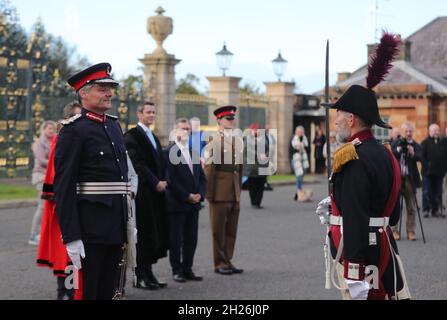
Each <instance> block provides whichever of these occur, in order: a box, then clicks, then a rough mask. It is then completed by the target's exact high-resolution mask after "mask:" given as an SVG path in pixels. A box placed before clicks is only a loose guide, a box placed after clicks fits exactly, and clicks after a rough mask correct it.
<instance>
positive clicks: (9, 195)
mask: <svg viewBox="0 0 447 320" xmlns="http://www.w3.org/2000/svg"><path fill="white" fill-rule="evenodd" d="M36 197H37V190H36V188H34V187H32V186H17V185H9V184H0V200H19V199H33V198H36Z"/></svg>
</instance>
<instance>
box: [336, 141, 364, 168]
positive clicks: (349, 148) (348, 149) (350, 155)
mask: <svg viewBox="0 0 447 320" xmlns="http://www.w3.org/2000/svg"><path fill="white" fill-rule="evenodd" d="M361 144H362V142H361V141H360V140H359V139H354V140H353V141H352V142H348V143H345V144H344V145H342V146H341V147H340V148H338V149H337V151H335V153H334V161H333V164H332V172H333V173H337V172H340V171H341V168H342V167H343V166H344V165H345V164H346V163H348V162H350V161H352V160H358V159H359V155H358V154H357V151H356V150H355V147H357V146H359V145H361Z"/></svg>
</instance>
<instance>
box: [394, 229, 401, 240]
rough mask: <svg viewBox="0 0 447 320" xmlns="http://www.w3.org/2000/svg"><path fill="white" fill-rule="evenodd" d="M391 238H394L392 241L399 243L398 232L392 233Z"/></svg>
mask: <svg viewBox="0 0 447 320" xmlns="http://www.w3.org/2000/svg"><path fill="white" fill-rule="evenodd" d="M393 237H394V240H396V241H399V240H400V235H399V232H397V231H393Z"/></svg>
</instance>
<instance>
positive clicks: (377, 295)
mask: <svg viewBox="0 0 447 320" xmlns="http://www.w3.org/2000/svg"><path fill="white" fill-rule="evenodd" d="M355 138H359V139H360V141H365V140H367V139H370V138H373V135H372V133H371V131H369V130H368V131H363V132H360V133H359V134H358V135H356V136H354V137H352V139H351V141H352V140H354V139H355ZM386 150H387V152H388V154H389V156H390V158H391V163H392V166H393V185H392V187H391V193H390V197H389V198H388V200H387V203H386V205H385V209H384V211H383V214H382V216H383V217H390V216H391V213H392V212H393V210H394V207H395V205H396V201H397V198H398V196H399V191H400V183H401V181H400V180H401V178H400V168H399V163H398V162H397V160H396V158H395V157H394V155H393V153H392V152H391V150H390V149H389V148H386ZM331 206H332V215H334V216H337V217H338V216H342V215H341V213H340V211H339V210H338V208H337V206H336V204H335V200H334V194H333V193H331ZM387 230H389V227H388V228H387ZM330 232H331V238H332V240H333V241H334V244H335V247H336V248H337V250H338V248H339V245H340V239H341V228H340V226H331V227H330ZM388 232H389V231H388ZM388 232H381V233H380V243H381V246H380V257H379V263H378V264H379V265H378V269H379V279H380V281H379V289H371V290H369V294H368V300H376V299H385V295H386V292H385V289H384V286H383V282H382V277H383V273H384V272H385V269H386V267H387V266H388V262H389V259H390V255H391V250H390V247H389V243H388V239H387V238H386V237H387V233H388ZM342 257H343V254H342Z"/></svg>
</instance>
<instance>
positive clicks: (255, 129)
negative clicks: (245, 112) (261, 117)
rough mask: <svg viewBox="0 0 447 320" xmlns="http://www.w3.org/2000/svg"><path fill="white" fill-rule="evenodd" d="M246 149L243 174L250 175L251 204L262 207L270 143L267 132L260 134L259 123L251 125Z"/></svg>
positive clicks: (257, 207) (246, 137)
mask: <svg viewBox="0 0 447 320" xmlns="http://www.w3.org/2000/svg"><path fill="white" fill-rule="evenodd" d="M244 151H245V152H246V158H245V161H244V168H243V172H244V173H243V174H244V176H246V177H248V180H247V183H248V191H249V194H250V201H251V206H252V207H253V208H255V209H262V208H263V207H262V206H261V202H262V197H263V195H264V187H265V183H266V182H267V174H268V166H269V145H268V138H267V136H266V135H265V132H264V131H263V134H260V131H259V124H257V123H254V124H252V125H250V131H249V133H248V135H247V136H245V137H244ZM263 170H264V172H263Z"/></svg>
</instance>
